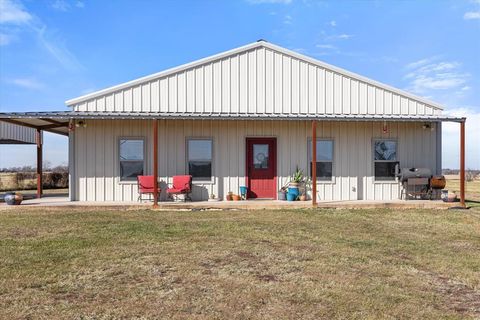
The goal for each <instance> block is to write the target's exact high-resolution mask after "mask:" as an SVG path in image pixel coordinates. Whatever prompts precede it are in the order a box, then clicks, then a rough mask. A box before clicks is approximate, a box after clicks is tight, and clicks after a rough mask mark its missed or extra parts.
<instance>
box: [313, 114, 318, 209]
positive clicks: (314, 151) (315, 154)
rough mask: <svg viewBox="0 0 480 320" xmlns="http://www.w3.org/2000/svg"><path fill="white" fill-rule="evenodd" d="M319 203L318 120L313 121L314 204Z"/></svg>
mask: <svg viewBox="0 0 480 320" xmlns="http://www.w3.org/2000/svg"><path fill="white" fill-rule="evenodd" d="M316 205H317V121H316V120H313V121H312V206H314V207H315V206H316Z"/></svg>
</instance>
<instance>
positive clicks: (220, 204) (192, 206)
mask: <svg viewBox="0 0 480 320" xmlns="http://www.w3.org/2000/svg"><path fill="white" fill-rule="evenodd" d="M458 205H459V203H458V202H457V203H455V202H454V203H446V202H443V201H440V200H408V201H405V200H390V201H383V200H348V201H317V208H324V209H381V208H392V209H402V210H403V209H439V210H441V209H448V208H450V207H455V206H458ZM38 207H45V208H49V209H50V208H52V209H53V208H59V209H60V208H86V209H91V208H103V209H120V210H129V209H141V208H151V207H152V202H151V201H143V202H115V201H106V202H91V201H70V200H69V198H68V196H55V195H50V196H46V197H43V198H34V199H28V200H25V201H24V202H22V205H21V206H7V205H6V204H5V203H0V210H20V209H21V210H24V209H26V208H38ZM304 208H312V203H311V201H280V200H242V201H193V202H173V201H161V202H159V203H158V206H157V207H156V208H155V210H185V211H197V210H268V209H304Z"/></svg>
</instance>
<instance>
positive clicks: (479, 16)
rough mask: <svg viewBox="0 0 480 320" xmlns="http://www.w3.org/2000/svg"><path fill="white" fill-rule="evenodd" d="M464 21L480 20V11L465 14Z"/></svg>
mask: <svg viewBox="0 0 480 320" xmlns="http://www.w3.org/2000/svg"><path fill="white" fill-rule="evenodd" d="M463 19H465V20H474V19H480V11H469V12H465V14H464V15H463Z"/></svg>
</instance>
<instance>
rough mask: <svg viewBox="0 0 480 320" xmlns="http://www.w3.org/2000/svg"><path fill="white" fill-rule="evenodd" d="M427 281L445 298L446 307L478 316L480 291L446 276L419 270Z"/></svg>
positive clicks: (479, 311) (479, 312) (479, 313)
mask: <svg viewBox="0 0 480 320" xmlns="http://www.w3.org/2000/svg"><path fill="white" fill-rule="evenodd" d="M419 273H420V274H421V275H423V276H424V277H425V278H426V279H427V282H428V283H429V284H430V285H432V286H433V287H434V289H435V290H436V291H437V292H438V293H440V294H441V295H442V296H444V297H445V298H446V300H447V302H448V303H447V308H448V309H450V310H453V311H455V312H458V313H461V314H463V315H471V316H474V317H476V318H477V317H480V291H479V290H475V289H473V288H470V287H468V286H467V285H465V284H463V283H461V282H459V281H455V280H452V279H450V278H448V277H445V276H442V275H439V274H436V273H433V272H428V271H419Z"/></svg>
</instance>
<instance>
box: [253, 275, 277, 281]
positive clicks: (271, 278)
mask: <svg viewBox="0 0 480 320" xmlns="http://www.w3.org/2000/svg"><path fill="white" fill-rule="evenodd" d="M257 279H258V280H260V281H265V282H273V281H278V279H277V277H275V276H274V275H273V274H259V275H257Z"/></svg>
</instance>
